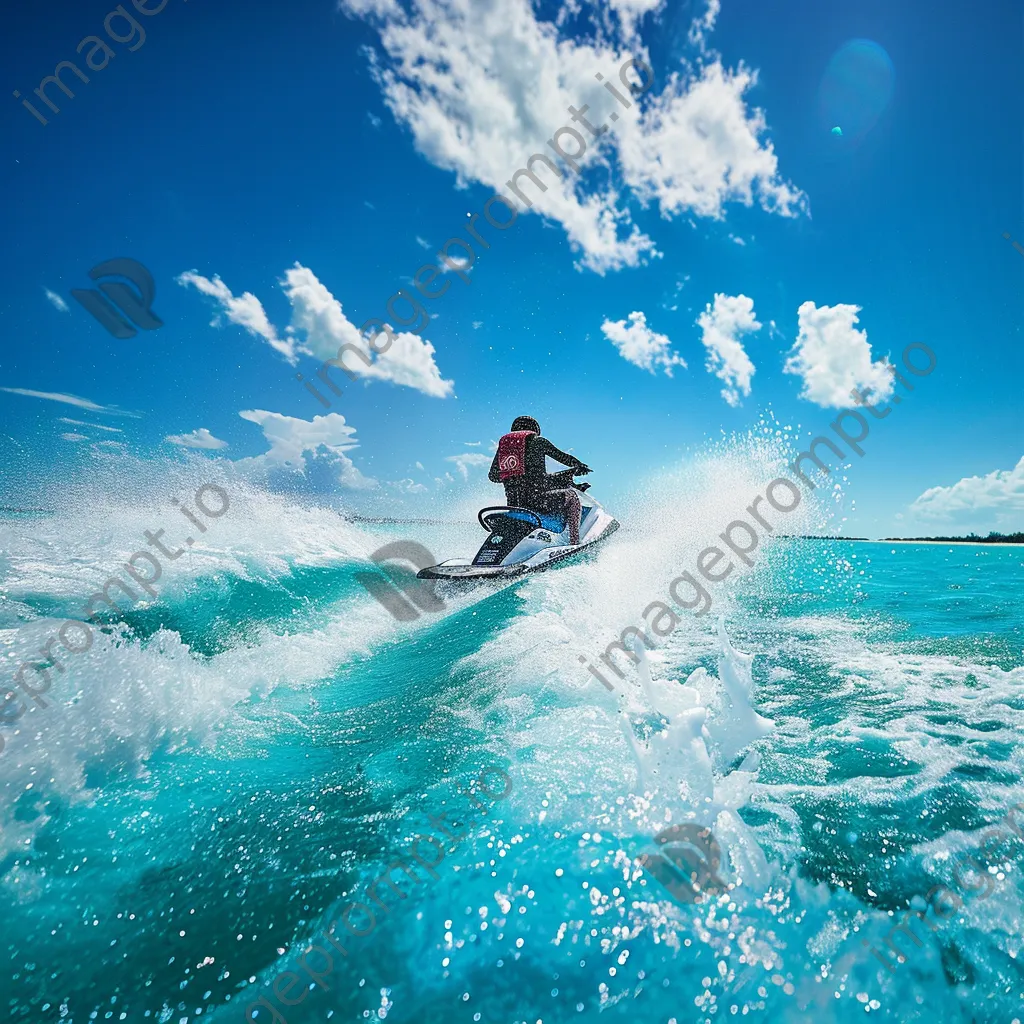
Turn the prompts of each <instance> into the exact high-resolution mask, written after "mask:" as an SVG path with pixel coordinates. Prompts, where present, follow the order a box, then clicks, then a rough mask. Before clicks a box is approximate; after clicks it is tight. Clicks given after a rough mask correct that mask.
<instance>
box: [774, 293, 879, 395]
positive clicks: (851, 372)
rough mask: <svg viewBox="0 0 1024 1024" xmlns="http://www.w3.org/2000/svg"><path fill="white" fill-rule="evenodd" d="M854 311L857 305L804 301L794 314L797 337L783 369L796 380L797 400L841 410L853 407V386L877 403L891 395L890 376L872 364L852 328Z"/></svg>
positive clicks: (863, 335)
mask: <svg viewBox="0 0 1024 1024" xmlns="http://www.w3.org/2000/svg"><path fill="white" fill-rule="evenodd" d="M859 312H860V306H852V305H846V304H844V303H840V304H838V305H835V306H815V304H814V303H813V302H805V303H803V304H802V305H801V306H800V308H799V309H798V310H797V314H798V325H799V333H798V334H797V339H796V343H795V344H794V346H793V350H792V354H791V355H790V357H789V358H788V359H787V360H786V365H785V366H784V367H783V369H784V370H785V372H786V373H793V374H796V375H797V376H799V377H800V378H802V380H803V382H804V387H803V390H802V391H801V392H800V397H801V398H806V399H807V400H808V401H810V402H814V404H815V405H820V406H821V407H822V408H823V409H829V408H831V409H845V408H849V407H850V406H852V405H854V404H855V403H854V399H853V397H852V395H851V394H850V392H851V391H852V390H853V389H854V388H857V389H859V390H860V391H861V392H862V393H864V394H866V395H873V396H874V398H875V400H876V401H879V402H882V401H885V399H887V398H888V397H889V395H891V394H892V388H893V377H892V374H891V372H890V371H889V370H888V369H887V368H886V364H885V363H884V362H883V361H879V362H872V359H871V345H870V344H868V335H867V331H861V330H857V328H856V327H855V326H854V324H857V323H859V322H860V321H859V318H858V317H857V314H858V313H859Z"/></svg>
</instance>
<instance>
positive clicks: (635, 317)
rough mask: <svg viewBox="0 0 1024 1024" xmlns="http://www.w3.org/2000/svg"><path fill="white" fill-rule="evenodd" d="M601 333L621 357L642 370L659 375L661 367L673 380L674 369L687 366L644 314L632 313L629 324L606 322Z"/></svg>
mask: <svg viewBox="0 0 1024 1024" xmlns="http://www.w3.org/2000/svg"><path fill="white" fill-rule="evenodd" d="M601 330H602V331H603V332H604V335H605V337H606V338H608V340H609V341H610V342H611V343H612V344H613V345H614V346H615V347H616V348H617V349H618V350H619V355H620V356H622V358H623V359H625V360H626V361H627V362H630V363H633V365H634V366H639V367H640V369H641V370H648V371H649V372H650V373H657V372H658V370H657V368H658V367H659V366H660V367H662V369H664V371H665V374H666V376H668V377H671V376H672V367H673V366H683V367H685V366H686V361H685V360H684V359H683V357H682V356H680V355H677V354H676V353H675V352H673V351H672V347H671V346H672V343H671V342H670V341H669V340H668V336H667V335H664V334H658V333H657V332H656V331H653V330H651V328H650V327H648V326H647V317H646V316H645V315H644V314H643V313H640V312H633V313H630V314H629V324H628V325H627V324H626V321H625V320H614V321H613V320H605V322H604V323H603V324H601Z"/></svg>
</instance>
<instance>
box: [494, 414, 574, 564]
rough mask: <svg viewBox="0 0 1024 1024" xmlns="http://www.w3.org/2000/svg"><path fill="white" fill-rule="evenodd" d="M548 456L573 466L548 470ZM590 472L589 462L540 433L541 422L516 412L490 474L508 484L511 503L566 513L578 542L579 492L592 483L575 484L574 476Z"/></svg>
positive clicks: (509, 501)
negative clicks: (568, 453)
mask: <svg viewBox="0 0 1024 1024" xmlns="http://www.w3.org/2000/svg"><path fill="white" fill-rule="evenodd" d="M545 457H547V458H550V459H554V460H555V462H560V463H561V464H562V465H563V466H569V467H570V468H569V469H565V470H562V471H561V472H559V473H549V472H548V471H547V465H546V464H545V461H544V460H545ZM589 472H591V469H590V467H589V466H587V465H586V464H584V463H582V462H580V460H579V459H577V458H574V457H573V456H572V455H567V454H566V453H565V452H563V451H559V450H558V449H557V448H556V447H555V446H554V445H553V444H552V443H551V442H550V441H549V440H548V439H547V438H546V437H541V436H540V424H539V423H538V422H537V421H536V420H535V419H534V418H533V417H532V416H517V417H516V418H515V420H514V421H513V423H512V430H511V431H510V432H509V433H507V434H505V435H504V436H503V437H502V439H501V440H500V441H499V442H498V450H497V452H496V453H495V455H494V461H493V462H492V463H491V471H490V473H488V474H487V475H488V477H489V479H490V480H491V482H492V483H502V484H504V485H505V501H506V502H507V503H508V504H509V505H511V506H515V507H517V508H528V509H530V510H531V511H533V512H542V513H544V514H546V515H552V514H554V515H561V514H563V513H564V514H565V518H566V522H567V524H568V526H569V543H570V544H574V545H575V544H579V542H580V517H581V514H582V511H583V509H582V505H581V503H580V498H579V494H577V493H576V492H577V491H585V490H586V489H587V488H588V487H589V486H590V484H575V483H573V479H572V478H573V476H582V475H583V474H585V473H589Z"/></svg>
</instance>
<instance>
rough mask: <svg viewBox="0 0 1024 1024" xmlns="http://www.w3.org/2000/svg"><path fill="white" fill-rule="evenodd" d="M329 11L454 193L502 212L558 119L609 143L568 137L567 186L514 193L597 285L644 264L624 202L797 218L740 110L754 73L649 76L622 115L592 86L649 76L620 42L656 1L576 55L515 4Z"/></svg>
mask: <svg viewBox="0 0 1024 1024" xmlns="http://www.w3.org/2000/svg"><path fill="white" fill-rule="evenodd" d="M340 6H341V8H342V9H343V10H346V11H348V12H349V13H350V14H352V15H357V16H362V17H367V18H368V19H369V20H371V21H372V22H373V23H374V24H375V26H376V27H377V29H378V31H379V34H380V42H381V46H382V48H383V51H384V52H383V54H382V55H375V57H374V60H373V65H372V66H373V70H374V73H375V75H376V78H377V81H378V83H379V85H380V87H381V89H382V92H383V95H384V99H385V102H386V103H387V105H388V107H389V108H390V110H391V112H392V114H393V115H394V117H395V119H396V120H397V121H398V122H399V123H400V124H402V125H404V126H406V127H407V128H408V129H409V130H410V132H411V133H412V137H413V140H414V143H415V146H416V148H417V150H418V151H419V152H420V153H421V154H422V155H423V156H424V157H425V158H426V159H427V160H429V161H430V162H431V163H433V164H434V165H435V166H438V167H442V168H444V169H446V170H450V171H452V172H454V174H455V176H456V182H457V185H458V186H459V187H465V186H467V185H468V184H470V183H480V184H482V185H484V186H486V187H488V188H491V189H494V190H495V191H496V192H502V191H504V192H506V193H507V195H508V196H509V197H511V196H512V191H511V190H510V189H507V188H506V182H508V181H509V179H510V178H511V177H512V175H513V174H514V173H515V172H516V171H517V170H518V169H519V168H522V167H525V166H526V161H527V158H528V157H529V156H530V155H531V154H533V153H544V154H547V155H548V156H551V155H552V153H553V150H552V149H551V148H550V147H548V146H547V142H548V140H550V139H552V138H553V135H554V133H555V132H556V131H557V130H558V129H559V128H560V127H562V126H571V125H572V121H571V120H570V117H571V115H570V114H569V113H568V108H569V107H570V106H573V107H575V108H576V110H577V111H581V112H582V114H583V116H585V117H586V118H587V119H588V120H589V121H590V122H591V124H593V125H594V126H595V130H597V131H598V132H600V129H601V127H602V125H607V126H608V127H609V129H610V130H608V131H605V132H603V133H601V134H600V138H595V137H594V136H592V135H591V134H590V132H589V130H588V129H585V128H583V126H582V122H577V124H576V126H577V128H578V129H579V130H580V131H581V132H582V133H583V134H582V137H583V139H584V142H585V144H586V146H587V149H588V152H586V153H584V154H582V155H581V157H580V160H579V165H580V166H581V167H582V169H583V172H584V173H583V177H582V178H581V177H580V176H578V175H574V174H572V173H568V170H569V169H568V168H567V167H566V166H565V165H561V167H560V171H561V172H563V173H561V174H559V173H558V172H556V171H553V170H551V169H550V168H548V167H545V166H544V165H543V164H541V163H540V162H536V164H535V167H534V170H535V171H536V173H537V174H538V177H539V178H541V179H542V180H543V182H544V184H545V185H546V191H541V190H540V188H539V187H538V186H537V185H535V184H533V183H531V182H530V181H529V179H527V178H526V177H522V178H520V181H519V186H520V188H521V189H522V190H523V194H524V195H526V196H528V197H529V199H530V201H531V203H532V206H531V209H532V211H533V212H536V213H539V214H541V215H542V216H543V217H545V218H547V219H549V220H551V221H554V222H555V223H558V224H560V225H561V226H562V228H563V229H564V231H565V232H566V235H567V236H568V238H569V241H570V243H571V245H572V246H573V248H574V249H575V250H577V251H579V252H580V253H581V254H582V259H581V263H582V264H583V265H584V266H586V267H589V268H590V269H592V270H595V271H597V272H598V273H604V272H606V271H608V270H615V269H618V268H620V267H624V266H637V265H639V264H640V263H642V262H644V261H645V260H646V259H648V258H651V257H654V256H657V255H659V254H658V253H657V250H656V248H655V245H654V242H653V241H652V240H651V239H650V238H649V237H648V236H647V235H645V234H644V233H643V232H642V231H641V230H640V228H639V227H638V225H637V224H636V223H635V222H634V221H633V218H632V215H631V213H630V209H629V205H628V200H629V198H630V196H629V195H628V194H627V193H628V190H630V189H631V190H632V192H633V195H634V197H635V198H638V199H640V200H641V201H642V202H647V201H656V202H657V203H658V204H659V207H660V212H661V214H662V216H664V217H672V216H675V215H677V214H682V213H683V212H684V211H689V212H693V213H696V214H698V215H700V216H707V217H715V218H721V217H722V216H723V208H724V206H725V204H726V203H728V202H740V203H743V204H745V205H747V206H750V205H753V203H754V202H755V201H756V202H757V203H759V205H760V206H761V207H763V208H764V209H765V210H768V211H771V212H774V213H778V214H782V215H787V216H792V215H796V214H798V213H800V212H801V211H803V210H804V209H805V207H806V199H805V197H804V196H803V194H802V193H801V192H800V191H799V190H798V189H796V188H794V187H793V186H792V185H790V184H789V183H788V182H786V181H785V180H784V179H783V178H782V177H781V176H780V172H779V166H778V158H777V157H776V155H775V152H774V149H773V147H772V144H771V142H770V141H768V140H767V139H766V137H765V136H766V134H767V119H766V117H765V115H764V113H763V112H762V111H760V110H757V109H753V110H751V109H748V106H747V103H746V95H745V94H746V93H747V91H748V90H749V89H751V88H752V87H753V86H754V84H755V83H756V73H755V72H753V71H751V70H749V69H748V68H746V67H744V66H743V65H740V67H739V68H738V69H737V70H736V71H731V70H729V69H726V68H724V67H723V66H722V64H721V62H720V59H719V58H718V57H717V56H716V57H714V58H713V59H711V58H708V59H705V58H706V56H707V55H704V54H703V53H702V58H701V63H700V65H699V66H698V67H697V68H691V67H690V66H689V65H684V70H683V71H681V72H674V73H673V74H671V75H670V76H668V78H667V79H666V78H665V77H664V75H663V74H662V75H658V74H656V75H655V82H654V84H652V85H651V86H650V88H649V91H648V92H647V93H646V97H645V98H644V100H642V101H641V102H640V103H633V104H632V105H631V107H630V108H629V109H628V110H627V109H625V108H624V107H623V106H621V105H620V104H619V103H618V101H616V100H615V99H613V98H612V96H611V94H610V93H609V92H607V91H606V90H605V88H604V86H603V85H602V84H601V83H600V82H599V81H597V79H596V78H595V75H597V74H598V73H601V74H602V75H603V76H604V78H605V79H606V80H607V81H609V82H611V83H612V84H615V85H617V86H618V87H619V90H620V92H621V91H622V90H623V89H624V88H625V87H624V86H623V85H622V84H621V83H620V82H619V74H618V69H619V68H620V67H621V66H622V65H623V64H624V63H625V62H626V61H627V60H629V59H630V58H633V57H639V58H641V59H643V60H645V61H647V63H650V60H649V59H648V58H649V54H648V53H647V51H646V50H645V49H644V48H643V47H642V46H640V45H639V44H638V42H637V40H636V39H635V26H636V21H637V19H638V18H640V17H642V16H644V15H645V14H647V13H648V12H651V11H655V12H656V9H657V8H658V6H659V4H657V3H656V2H655V0H615V4H614V6H615V8H616V10H617V11H618V13H619V15H620V19H619V24H618V27H616V26H615V25H614V24H613V23H612V22H611V20H609V19H600V18H599V21H601V20H603V22H606V23H607V24H605V25H604V27H602V28H600V29H599V30H598V31H597V32H596V33H595V34H594V37H593V38H592V39H590V40H587V39H583V38H575V39H569V38H560V37H559V32H558V27H557V24H556V23H554V22H549V21H543V20H541V19H539V18H538V16H537V13H536V11H535V8H534V5H532V4H531V3H530V2H529V0H504V2H502V3H496V2H493V0H490V2H482V0H411V3H410V4H409V5H408V10H403V9H401V8H399V7H398V5H397V4H391V3H387V2H384V0H376V2H370V0H340ZM591 10H592V11H594V12H597V13H598V14H600V12H601V10H602V8H601V7H600V6H599V5H592V6H591ZM717 10H718V4H717V2H713V3H711V4H709V6H708V8H707V13H706V14H705V15H704V16H703V17H702V18H701V19H698V22H695V26H696V27H695V29H694V31H695V32H696V33H697V35H696V36H694V38H693V41H694V42H695V43H696V42H699V43H700V46H701V48H702V50H703V33H704V32H706V31H710V30H711V27H712V26H713V24H714V19H715V16H716V14H717ZM634 80H635V81H636V80H638V79H634ZM659 88H660V91H658V90H659ZM585 106H586V107H587V108H589V110H584V107H585ZM642 106H643V109H641V107H642ZM612 115H614V117H615V120H614V121H613V120H612ZM561 139H562V141H563V144H564V146H565V150H566V151H567V152H572V151H573V150H574V149H575V148H576V147H577V146H578V145H579V143H577V142H576V141H575V140H574V139H571V138H569V137H568V136H567V135H565V134H563V135H562V136H561ZM590 171H597V172H598V173H589V172H590ZM616 177H620V178H621V184H620V183H619V182H618V181H616V180H615V179H616ZM518 202H519V205H520V207H521V210H520V212H523V211H524V210H525V206H524V203H523V201H522V200H519V201H518ZM498 215H499V216H500V211H498ZM495 233H496V232H495V231H494V230H491V234H492V235H494V234H495Z"/></svg>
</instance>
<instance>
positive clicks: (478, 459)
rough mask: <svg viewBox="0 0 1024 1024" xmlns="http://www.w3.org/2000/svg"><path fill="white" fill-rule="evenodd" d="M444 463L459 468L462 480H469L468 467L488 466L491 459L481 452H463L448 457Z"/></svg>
mask: <svg viewBox="0 0 1024 1024" xmlns="http://www.w3.org/2000/svg"><path fill="white" fill-rule="evenodd" d="M445 461H446V462H454V463H455V465H456V466H458V467H459V472H460V473H461V474H462V479H463V480H468V479H469V469H470V466H489V465H490V464H491V457H490V456H489V455H484V454H482V453H481V452H463V453H462V454H461V455H449V456H448V457H447V458H446V459H445Z"/></svg>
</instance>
